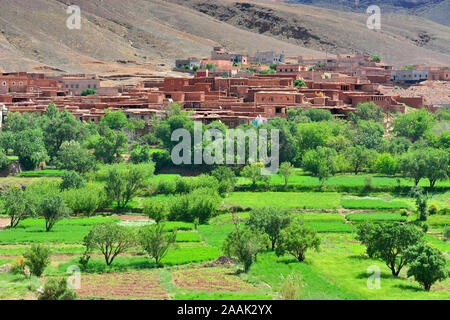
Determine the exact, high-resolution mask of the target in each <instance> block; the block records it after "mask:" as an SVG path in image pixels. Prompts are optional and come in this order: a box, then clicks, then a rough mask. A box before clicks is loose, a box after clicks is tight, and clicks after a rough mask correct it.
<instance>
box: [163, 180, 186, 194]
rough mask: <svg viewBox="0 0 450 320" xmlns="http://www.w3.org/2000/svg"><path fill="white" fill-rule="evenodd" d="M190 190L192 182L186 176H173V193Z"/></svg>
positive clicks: (182, 192) (183, 192)
mask: <svg viewBox="0 0 450 320" xmlns="http://www.w3.org/2000/svg"><path fill="white" fill-rule="evenodd" d="M160 181H161V180H160ZM191 190H192V183H191V181H190V180H189V179H188V178H181V177H176V178H175V193H177V194H185V193H189V192H191Z"/></svg>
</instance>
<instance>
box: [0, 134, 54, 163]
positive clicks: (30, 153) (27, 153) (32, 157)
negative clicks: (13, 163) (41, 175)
mask: <svg viewBox="0 0 450 320" xmlns="http://www.w3.org/2000/svg"><path fill="white" fill-rule="evenodd" d="M2 135H3V134H2ZM10 138H11V139H12V141H11V142H10V144H11V147H12V149H13V150H14V154H16V155H17V156H18V157H19V162H20V163H21V164H22V165H23V167H24V168H25V170H34V169H35V168H36V167H37V166H38V165H39V164H40V163H41V162H45V161H47V160H48V159H49V157H48V154H47V150H46V148H45V145H44V135H43V132H42V130H41V129H39V128H36V129H25V130H23V131H20V132H17V133H14V134H12V136H11V137H10Z"/></svg>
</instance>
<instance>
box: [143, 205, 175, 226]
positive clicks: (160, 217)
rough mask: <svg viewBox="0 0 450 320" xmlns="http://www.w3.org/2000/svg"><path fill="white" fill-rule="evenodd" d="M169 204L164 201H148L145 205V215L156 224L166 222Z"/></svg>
mask: <svg viewBox="0 0 450 320" xmlns="http://www.w3.org/2000/svg"><path fill="white" fill-rule="evenodd" d="M168 206H169V205H168V203H167V202H164V201H162V200H159V199H156V200H152V199H147V200H146V201H145V202H144V205H143V211H142V212H143V213H144V214H145V215H147V216H148V217H149V218H150V219H153V220H155V221H156V223H160V222H161V221H164V220H166V218H167V216H168V214H169V208H168Z"/></svg>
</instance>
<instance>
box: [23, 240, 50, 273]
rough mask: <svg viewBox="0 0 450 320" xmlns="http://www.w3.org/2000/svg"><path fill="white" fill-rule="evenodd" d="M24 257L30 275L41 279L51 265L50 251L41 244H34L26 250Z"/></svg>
mask: <svg viewBox="0 0 450 320" xmlns="http://www.w3.org/2000/svg"><path fill="white" fill-rule="evenodd" d="M23 257H24V258H25V265H26V266H27V267H28V268H29V269H30V273H31V274H33V275H35V276H36V277H40V276H41V275H42V273H43V272H44V270H45V268H46V267H47V266H48V265H49V264H50V250H49V249H48V248H46V247H44V246H42V245H41V244H33V245H32V246H31V248H29V249H26V250H25V253H24V254H23Z"/></svg>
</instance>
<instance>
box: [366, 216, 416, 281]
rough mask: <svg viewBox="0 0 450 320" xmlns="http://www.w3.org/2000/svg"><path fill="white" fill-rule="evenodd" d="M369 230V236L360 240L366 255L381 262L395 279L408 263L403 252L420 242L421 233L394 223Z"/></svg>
mask: <svg viewBox="0 0 450 320" xmlns="http://www.w3.org/2000/svg"><path fill="white" fill-rule="evenodd" d="M371 230H372V231H371V234H370V235H367V236H366V237H365V238H362V239H361V238H360V240H361V241H362V243H363V244H364V245H365V246H366V247H367V254H368V255H369V256H372V257H375V258H379V259H381V260H383V261H384V262H385V263H386V266H387V267H388V268H389V269H390V270H391V272H392V275H393V276H394V277H397V276H398V275H399V273H400V270H401V269H402V268H403V267H404V266H405V265H406V264H407V263H408V257H406V256H405V255H404V252H405V250H406V249H408V248H409V247H410V246H413V245H416V244H417V243H419V242H420V241H422V235H423V233H422V232H421V231H420V230H417V229H416V228H415V227H414V226H412V225H403V224H395V223H381V224H377V225H374V226H372V229H371ZM366 231H368V229H366Z"/></svg>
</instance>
